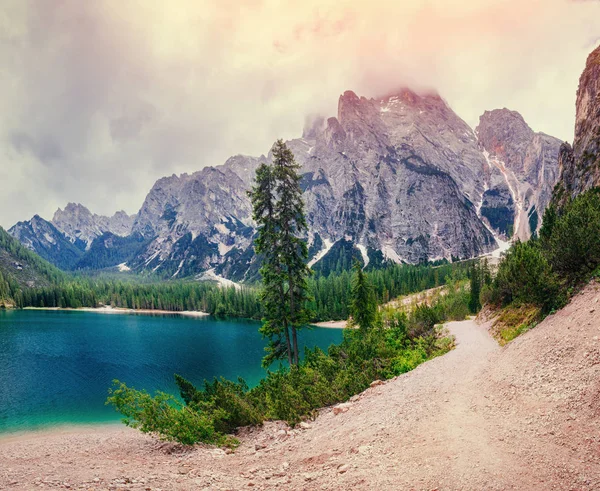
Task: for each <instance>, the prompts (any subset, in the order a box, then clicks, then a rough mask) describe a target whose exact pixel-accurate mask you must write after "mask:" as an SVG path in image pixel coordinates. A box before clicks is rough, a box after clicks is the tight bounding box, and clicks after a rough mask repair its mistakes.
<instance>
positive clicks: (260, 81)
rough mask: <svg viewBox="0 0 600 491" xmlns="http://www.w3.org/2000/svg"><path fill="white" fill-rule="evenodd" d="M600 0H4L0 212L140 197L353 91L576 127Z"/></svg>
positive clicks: (263, 145)
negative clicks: (433, 92) (422, 91)
mask: <svg viewBox="0 0 600 491" xmlns="http://www.w3.org/2000/svg"><path fill="white" fill-rule="evenodd" d="M598 32H600V2H592V1H587V2H568V1H563V0H544V1H540V0H520V1H516V0H485V1H482V0H473V1H456V0H443V1H442V0H429V1H427V2H424V1H421V0H412V1H408V0H407V1H403V2H396V1H386V0H373V1H371V2H368V3H367V2H364V1H361V0H337V1H335V2H334V1H333V0H318V1H317V0H305V1H303V2H281V1H279V0H221V1H217V0H200V1H198V0H178V1H176V2H161V1H158V0H97V1H94V2H81V1H79V0H4V1H3V2H2V6H0V57H1V58H2V60H3V63H2V67H1V68H0V70H1V71H2V76H1V77H0V90H1V91H2V94H3V97H1V98H0V144H1V146H0V179H1V181H0V182H1V185H2V188H3V193H2V195H1V196H2V197H1V198H0V224H1V225H3V226H5V227H8V226H10V225H12V224H13V223H14V222H15V221H17V220H20V219H26V218H29V217H30V216H31V215H33V214H34V213H40V214H41V215H42V216H45V217H48V218H50V217H51V216H52V213H53V211H54V210H55V209H56V208H57V207H59V206H64V204H65V203H66V202H68V201H79V202H82V203H84V204H85V205H86V206H88V207H89V208H90V209H92V210H93V211H94V212H96V213H105V214H108V213H113V212H114V211H116V210H117V209H121V208H124V209H125V210H127V211H128V212H130V213H133V212H136V211H137V209H138V208H139V207H140V205H141V203H142V201H143V199H144V197H145V194H146V193H147V191H148V190H149V188H150V187H151V186H152V184H153V183H154V181H155V180H156V179H158V178H160V177H161V176H163V175H169V174H172V173H180V172H193V171H195V170H199V169H201V168H202V167H204V166H206V165H217V164H220V163H222V162H223V161H224V160H225V159H226V158H227V157H228V156H230V155H233V154H237V153H246V154H252V155H260V154H261V153H265V152H266V151H267V150H268V148H269V147H270V145H271V143H272V142H273V141H274V140H275V139H276V138H278V137H284V138H292V137H296V136H299V135H300V134H301V132H302V126H303V123H304V120H305V118H306V116H307V115H310V114H323V115H326V116H329V115H334V114H335V113H336V110H337V98H338V96H339V94H341V93H342V92H344V91H345V90H346V89H352V90H354V91H356V92H357V93H359V94H362V95H366V96H376V95H378V94H384V93H389V92H391V91H393V90H396V89H397V88H399V87H402V86H411V87H415V88H435V89H437V90H438V91H439V92H440V93H441V95H442V96H443V97H444V98H445V99H446V100H447V101H448V102H449V103H450V105H451V106H452V107H453V108H454V109H455V110H456V111H457V112H458V114H459V115H460V116H461V117H463V118H464V119H465V120H466V121H467V122H468V123H469V124H471V125H472V126H475V125H476V124H477V121H478V117H479V115H480V114H481V113H483V111H484V110H485V109H492V108H495V107H505V106H506V107H509V108H511V109H515V110H518V111H520V112H521V113H522V114H523V116H524V117H525V119H526V120H527V121H528V123H529V124H530V125H531V126H532V127H533V128H534V129H536V130H541V131H545V132H546V133H549V134H553V135H555V136H558V137H560V138H563V139H571V138H572V132H573V121H574V102H575V91H576V88H577V80H578V77H579V74H580V73H581V70H582V68H583V66H584V63H585V58H586V56H587V54H588V53H589V51H591V49H593V47H594V45H595V44H596V43H597V42H598Z"/></svg>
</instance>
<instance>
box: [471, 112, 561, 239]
mask: <svg viewBox="0 0 600 491" xmlns="http://www.w3.org/2000/svg"><path fill="white" fill-rule="evenodd" d="M475 132H476V133H477V136H478V138H479V143H480V145H481V147H482V148H483V149H484V151H485V156H486V158H487V161H488V170H489V181H488V182H489V184H488V186H487V188H488V189H486V191H485V193H484V195H483V202H482V207H481V214H482V215H483V216H485V217H486V218H487V219H488V221H489V223H490V225H491V226H492V227H493V228H494V230H496V231H497V232H499V233H501V234H503V235H505V236H507V235H508V236H510V235H513V232H514V235H515V236H516V237H518V238H519V239H521V240H527V239H528V238H529V237H530V236H531V234H532V233H534V232H536V231H537V230H538V229H539V227H540V226H541V217H542V215H543V212H544V210H545V209H546V207H547V206H548V203H549V202H550V199H551V197H552V190H553V188H554V185H555V184H556V182H557V179H558V159H557V155H558V151H559V148H560V145H561V141H560V140H558V139H557V138H554V137H552V136H548V135H545V134H544V133H535V132H534V131H533V130H532V129H531V128H530V127H529V126H528V125H527V123H526V122H525V120H524V119H523V117H522V116H521V115H520V114H519V113H517V112H515V111H509V110H508V109H496V110H494V111H486V112H485V113H484V114H483V115H482V116H481V118H480V119H479V126H477V128H476V130H475Z"/></svg>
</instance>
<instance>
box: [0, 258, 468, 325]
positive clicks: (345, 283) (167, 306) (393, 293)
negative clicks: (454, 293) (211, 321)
mask: <svg viewBox="0 0 600 491" xmlns="http://www.w3.org/2000/svg"><path fill="white" fill-rule="evenodd" d="M470 267H471V263H469V262H464V263H454V264H443V265H441V266H431V265H419V266H412V265H388V266H387V267H385V268H384V269H381V270H374V271H370V272H368V273H366V275H367V276H368V277H369V280H370V282H371V283H372V284H373V291H374V295H375V298H376V301H377V303H385V302H387V301H388V300H390V299H392V298H395V297H398V296H400V295H407V294H410V293H415V292H418V291H422V290H425V289H428V288H434V287H437V286H440V285H444V284H445V283H446V280H447V278H449V277H451V276H453V275H455V276H456V275H462V276H463V277H464V276H466V275H467V274H468V273H469V269H470ZM352 276H353V275H352V272H349V271H344V272H342V273H340V274H335V273H331V274H330V275H329V276H327V277H324V276H321V277H311V278H309V279H308V294H309V297H310V298H309V300H308V301H307V302H306V307H307V310H308V317H309V320H310V321H311V322H319V321H327V320H344V319H347V318H348V317H349V304H350V293H351V288H352ZM2 298H5V299H6V298H10V299H13V301H14V303H15V305H16V306H17V307H19V308H22V307H61V308H80V307H98V306H100V305H110V306H113V307H119V308H129V309H155V310H172V311H183V310H201V311H203V312H207V313H209V314H213V315H217V316H231V317H246V318H251V319H261V318H262V317H263V303H262V301H261V299H260V296H259V290H258V289H257V288H256V287H253V286H242V287H240V288H234V287H227V288H224V287H220V286H217V285H215V284H213V283H208V282H197V281H183V280H180V281H169V282H151V281H150V280H145V282H143V281H142V280H129V281H127V280H123V279H111V278H110V277H108V278H105V277H97V278H94V277H87V276H80V277H74V278H73V277H72V278H69V279H68V280H66V281H61V282H59V283H57V284H56V285H53V286H47V287H43V288H21V287H20V286H19V285H18V284H16V283H15V282H8V281H6V280H3V279H2V276H1V274H0V299H2Z"/></svg>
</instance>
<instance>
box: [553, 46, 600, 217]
mask: <svg viewBox="0 0 600 491" xmlns="http://www.w3.org/2000/svg"><path fill="white" fill-rule="evenodd" d="M559 165H560V183H559V185H558V186H557V188H556V191H555V195H554V200H555V202H556V203H557V204H558V205H559V206H560V205H561V204H564V203H565V202H566V201H567V200H568V199H570V198H573V197H575V196H577V195H578V194H580V193H582V192H584V191H587V190H588V189H591V188H593V187H597V186H599V185H600V46H599V47H598V48H596V49H595V50H594V51H593V52H592V53H591V54H590V55H589V57H588V59H587V63H586V66H585V69H584V71H583V73H582V74H581V77H580V79H579V88H578V90H577V102H576V116H575V139H574V141H573V146H571V145H569V144H568V143H565V144H564V145H563V146H562V147H561V149H560V159H559Z"/></svg>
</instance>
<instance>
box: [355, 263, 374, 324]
mask: <svg viewBox="0 0 600 491" xmlns="http://www.w3.org/2000/svg"><path fill="white" fill-rule="evenodd" d="M350 295H351V297H350V298H351V300H350V315H352V324H353V325H358V326H359V327H360V330H361V332H366V331H368V330H369V329H371V328H372V327H373V325H374V324H375V318H376V316H377V301H376V299H375V290H374V288H373V285H372V283H371V281H370V280H369V278H368V277H367V275H366V274H365V272H364V271H363V269H362V267H361V265H360V263H359V262H358V261H355V262H354V278H353V280H352V288H351V292H350Z"/></svg>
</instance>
